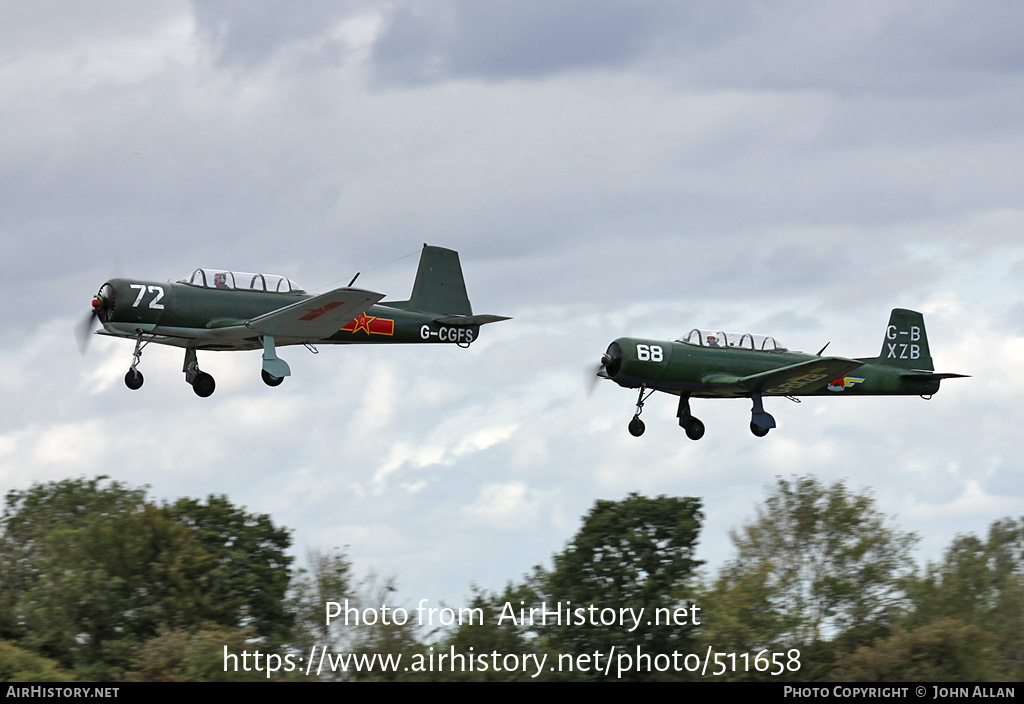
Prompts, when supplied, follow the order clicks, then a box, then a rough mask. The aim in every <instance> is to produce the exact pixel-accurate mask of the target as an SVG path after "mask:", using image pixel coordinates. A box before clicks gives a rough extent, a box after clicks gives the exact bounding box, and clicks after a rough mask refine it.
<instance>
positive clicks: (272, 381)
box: [260, 369, 284, 386]
mask: <svg viewBox="0 0 1024 704" xmlns="http://www.w3.org/2000/svg"><path fill="white" fill-rule="evenodd" d="M260 376H261V377H263V383H264V384H266V385H267V386H280V385H281V382H282V381H284V377H283V376H274V375H273V374H268V373H267V370H266V369H262V370H260Z"/></svg>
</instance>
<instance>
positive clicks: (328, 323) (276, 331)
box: [79, 244, 509, 397]
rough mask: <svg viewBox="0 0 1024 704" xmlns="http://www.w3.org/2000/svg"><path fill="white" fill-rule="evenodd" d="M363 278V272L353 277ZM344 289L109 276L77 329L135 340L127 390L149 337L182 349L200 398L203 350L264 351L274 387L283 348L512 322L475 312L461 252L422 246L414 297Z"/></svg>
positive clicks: (225, 276)
mask: <svg viewBox="0 0 1024 704" xmlns="http://www.w3.org/2000/svg"><path fill="white" fill-rule="evenodd" d="M356 276H357V277H358V274H356ZM353 283H355V278H353V279H352V281H350V282H349V285H348V286H347V287H345V288H338V289H334V290H332V291H328V292H327V293H322V294H319V295H312V294H309V293H306V292H305V291H303V290H302V289H301V288H299V287H298V286H297V285H296V284H295V282H293V281H291V280H290V279H287V278H285V277H283V276H277V275H274V274H246V273H241V272H237V271H228V270H225V269H196V270H195V271H194V272H192V274H191V275H190V276H188V277H187V278H185V279H181V280H180V281H178V282H177V283H170V282H167V283H161V282H158V281H135V280H133V279H111V280H109V281H107V282H106V283H105V284H103V285H102V286H101V287H100V290H99V292H98V293H97V294H96V295H95V296H94V297H93V300H92V312H91V313H90V314H89V315H88V317H87V318H86V320H85V321H84V324H83V325H82V327H81V329H80V335H79V337H80V342H81V346H82V349H83V351H84V349H85V345H86V343H87V341H88V339H89V338H90V337H91V333H92V331H93V328H94V327H95V325H96V322H97V321H98V322H99V323H100V324H101V325H102V326H103V329H102V330H97V331H96V332H97V333H98V334H101V335H111V336H113V337H124V338H128V339H132V340H135V352H134V353H133V355H132V364H131V367H130V368H129V369H128V373H127V374H125V376H124V383H125V385H126V386H127V387H128V388H129V389H138V388H140V387H141V386H142V381H143V378H142V372H140V371H139V370H138V366H139V362H140V361H141V359H142V350H143V349H144V348H145V347H146V345H148V344H149V343H151V342H156V343H158V344H163V345H173V346H175V347H183V348H185V363H184V366H183V369H182V371H184V372H185V381H186V382H188V383H189V384H191V385H192V389H193V390H194V391H195V392H196V394H197V395H199V396H202V397H206V396H209V395H210V394H212V393H213V391H214V389H215V388H216V383H215V382H214V379H213V377H212V376H210V375H209V374H207V373H206V372H204V371H201V370H200V369H199V362H198V359H197V352H198V351H199V350H257V349H262V350H263V369H262V372H261V375H262V377H263V381H264V382H265V383H266V384H267V385H268V386H277V385H279V384H280V383H281V382H282V381H284V378H285V377H286V376H290V375H291V370H290V369H289V367H288V364H287V362H285V361H284V360H283V359H280V358H279V357H278V356H277V348H278V347H281V346H284V345H300V344H301V345H305V346H306V347H307V348H309V349H310V351H312V352H314V353H316V352H317V350H316V347H314V345H321V344H324V345H348V344H372V343H377V344H381V343H383V344H388V343H446V344H454V345H458V346H459V347H468V346H469V345H470V344H471V343H472V342H474V341H475V340H476V339H477V337H478V336H479V334H480V326H481V325H484V324H486V323H494V322H498V321H501V320H508V319H509V318H506V317H504V316H500V315H474V314H473V309H472V307H471V306H470V303H469V297H468V296H467V294H466V284H465V281H464V279H463V277H462V266H461V265H460V264H459V255H458V252H455V251H453V250H450V249H444V248H442V247H432V246H428V245H426V244H424V245H423V251H422V252H421V253H420V263H419V268H418V269H417V271H416V281H415V283H414V284H413V288H412V295H411V296H410V298H409V300H406V301H385V302H383V303H380V301H381V299H383V298H384V294H382V293H374V292H373V291H365V290H362V289H357V288H351V286H352V284H353Z"/></svg>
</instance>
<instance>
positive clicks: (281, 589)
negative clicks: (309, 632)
mask: <svg viewBox="0 0 1024 704" xmlns="http://www.w3.org/2000/svg"><path fill="white" fill-rule="evenodd" d="M165 510H166V512H167V514H168V516H169V517H170V518H171V519H172V520H174V521H175V522H177V523H179V524H181V525H183V526H186V527H187V528H189V529H190V530H191V533H192V535H193V536H194V538H195V539H196V540H197V541H198V543H199V545H200V546H202V548H203V549H204V550H205V551H206V552H207V553H208V554H209V555H210V556H211V557H212V559H213V561H214V566H213V567H212V568H211V569H210V571H209V573H208V575H207V576H206V582H205V583H204V585H203V586H204V587H206V588H207V589H208V590H209V594H210V596H211V598H212V599H214V600H215V602H216V603H218V604H219V605H220V607H221V608H222V609H224V610H225V611H226V612H227V613H226V614H225V615H224V616H223V617H221V618H219V619H217V621H216V622H217V623H230V624H237V625H239V626H241V627H246V628H251V629H252V630H253V631H255V633H256V634H257V635H258V636H261V637H263V638H266V639H269V640H271V641H275V642H280V641H281V640H283V639H284V638H285V637H286V636H287V634H288V631H289V629H290V627H291V622H292V614H291V613H290V612H289V611H288V609H287V602H286V598H285V597H286V595H287V592H288V582H289V581H290V579H291V569H290V566H291V563H292V557H291V556H290V555H288V553H287V551H288V548H289V547H290V546H291V536H290V534H289V531H288V529H287V528H277V527H276V526H274V524H273V522H272V521H271V520H270V516H268V515H266V514H251V513H247V512H246V511H245V510H243V509H241V508H238V507H236V506H234V505H232V504H231V502H230V501H228V498H227V497H226V496H223V495H222V496H210V497H209V498H208V499H207V500H206V502H205V503H203V502H201V501H198V500H196V499H187V498H185V499H179V500H178V501H176V502H175V503H174V504H172V505H170V506H167V507H166V509H165Z"/></svg>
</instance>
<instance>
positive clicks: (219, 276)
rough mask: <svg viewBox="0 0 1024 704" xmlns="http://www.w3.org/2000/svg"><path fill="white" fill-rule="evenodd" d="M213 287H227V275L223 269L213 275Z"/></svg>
mask: <svg viewBox="0 0 1024 704" xmlns="http://www.w3.org/2000/svg"><path fill="white" fill-rule="evenodd" d="M213 287H214V288H227V287H228V275H227V274H225V273H224V272H223V271H221V272H218V273H216V274H214V275H213Z"/></svg>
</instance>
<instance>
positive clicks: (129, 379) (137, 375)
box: [124, 367, 143, 391]
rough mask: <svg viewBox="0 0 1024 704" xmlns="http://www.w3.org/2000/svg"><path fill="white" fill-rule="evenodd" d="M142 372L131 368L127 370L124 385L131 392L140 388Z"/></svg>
mask: <svg viewBox="0 0 1024 704" xmlns="http://www.w3.org/2000/svg"><path fill="white" fill-rule="evenodd" d="M142 381H143V379H142V372H140V371H139V370H138V369H135V368H134V367H132V368H131V369H129V370H128V373H127V374H125V375H124V385H125V386H127V387H128V388H129V389H131V390H132V391H137V390H138V389H141V388H142Z"/></svg>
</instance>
